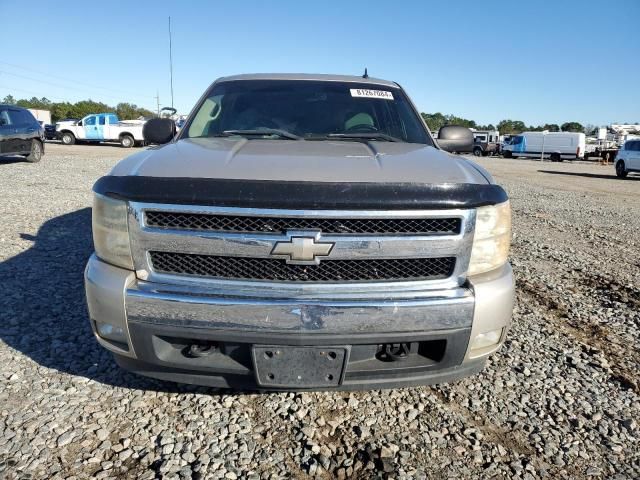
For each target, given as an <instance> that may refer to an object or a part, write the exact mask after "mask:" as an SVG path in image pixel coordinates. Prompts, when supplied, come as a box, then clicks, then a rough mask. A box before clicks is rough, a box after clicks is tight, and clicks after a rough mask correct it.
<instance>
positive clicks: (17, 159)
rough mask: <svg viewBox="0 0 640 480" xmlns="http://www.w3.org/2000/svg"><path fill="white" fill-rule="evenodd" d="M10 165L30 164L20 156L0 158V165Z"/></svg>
mask: <svg viewBox="0 0 640 480" xmlns="http://www.w3.org/2000/svg"><path fill="white" fill-rule="evenodd" d="M12 163H31V162H28V161H27V159H26V158H25V157H23V156H22V155H11V156H7V157H0V165H10V164H12Z"/></svg>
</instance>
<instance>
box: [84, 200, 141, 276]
mask: <svg viewBox="0 0 640 480" xmlns="http://www.w3.org/2000/svg"><path fill="white" fill-rule="evenodd" d="M91 218H92V226H93V245H94V248H95V249H96V255H97V256H98V257H100V259H101V260H104V261H105V262H107V263H111V264H112V265H116V266H118V267H122V268H128V269H129V270H133V259H132V258H131V246H130V244H129V227H128V223H127V203H126V202H123V201H121V200H115V199H113V198H109V197H105V196H104V195H100V194H97V193H96V194H95V195H94V197H93V211H92V215H91Z"/></svg>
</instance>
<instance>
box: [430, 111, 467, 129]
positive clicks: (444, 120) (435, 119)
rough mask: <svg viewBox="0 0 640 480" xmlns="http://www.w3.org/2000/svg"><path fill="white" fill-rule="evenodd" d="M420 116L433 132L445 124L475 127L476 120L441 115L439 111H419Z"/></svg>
mask: <svg viewBox="0 0 640 480" xmlns="http://www.w3.org/2000/svg"><path fill="white" fill-rule="evenodd" d="M420 115H422V118H423V119H424V121H425V122H426V123H427V125H428V126H429V130H431V131H432V132H435V131H437V130H440V128H442V127H444V126H445V125H460V126H462V127H467V128H477V125H476V122H475V121H473V120H467V119H466V118H462V117H458V116H456V115H451V114H450V115H443V114H442V113H440V112H436V113H421V114H420Z"/></svg>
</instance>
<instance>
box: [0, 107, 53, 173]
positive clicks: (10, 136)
mask: <svg viewBox="0 0 640 480" xmlns="http://www.w3.org/2000/svg"><path fill="white" fill-rule="evenodd" d="M0 155H3V156H4V155H23V156H25V157H26V158H27V160H28V161H30V162H39V161H40V159H41V158H42V155H44V130H43V129H42V128H40V124H39V123H38V121H37V120H36V119H35V117H34V116H33V115H32V114H31V112H30V111H29V110H27V109H26V108H22V107H17V106H15V105H0Z"/></svg>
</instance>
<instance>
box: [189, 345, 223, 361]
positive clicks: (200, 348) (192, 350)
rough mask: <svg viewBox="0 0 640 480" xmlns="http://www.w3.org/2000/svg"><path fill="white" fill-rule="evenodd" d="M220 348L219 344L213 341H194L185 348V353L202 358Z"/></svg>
mask: <svg viewBox="0 0 640 480" xmlns="http://www.w3.org/2000/svg"><path fill="white" fill-rule="evenodd" d="M217 350H218V346H217V345H216V344H213V343H192V344H191V345H189V346H187V347H186V348H185V349H184V355H185V356H187V357H191V358H200V357H206V356H207V355H211V354H212V353H215V352H216V351H217Z"/></svg>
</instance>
